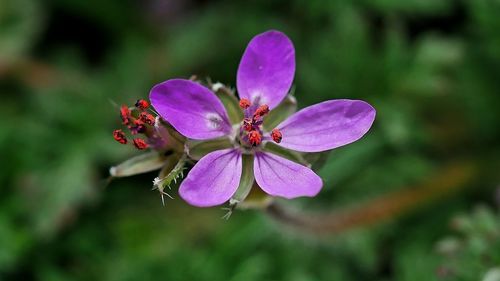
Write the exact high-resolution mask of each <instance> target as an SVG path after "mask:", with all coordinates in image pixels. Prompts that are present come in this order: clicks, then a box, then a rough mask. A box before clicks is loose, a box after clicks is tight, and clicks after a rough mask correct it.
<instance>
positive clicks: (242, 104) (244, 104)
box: [240, 98, 252, 109]
mask: <svg viewBox="0 0 500 281" xmlns="http://www.w3.org/2000/svg"><path fill="white" fill-rule="evenodd" d="M251 105H252V104H251V103H250V101H249V100H248V99H245V98H243V99H241V100H240V107H241V108H242V109H247V108H249V107H250V106H251Z"/></svg>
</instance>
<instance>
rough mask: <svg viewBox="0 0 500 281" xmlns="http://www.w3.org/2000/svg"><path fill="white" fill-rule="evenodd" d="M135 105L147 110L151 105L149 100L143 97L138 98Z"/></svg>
mask: <svg viewBox="0 0 500 281" xmlns="http://www.w3.org/2000/svg"><path fill="white" fill-rule="evenodd" d="M135 107H137V108H139V109H140V110H145V109H147V108H148V107H149V102H147V101H146V100H143V99H140V100H137V102H136V103H135Z"/></svg>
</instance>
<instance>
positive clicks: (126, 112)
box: [120, 105, 130, 125]
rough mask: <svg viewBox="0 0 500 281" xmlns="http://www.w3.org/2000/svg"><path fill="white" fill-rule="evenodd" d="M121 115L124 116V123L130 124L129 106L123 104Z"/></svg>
mask: <svg viewBox="0 0 500 281" xmlns="http://www.w3.org/2000/svg"><path fill="white" fill-rule="evenodd" d="M120 117H121V118H122V122H123V125H128V123H129V122H130V121H129V118H130V110H129V109H128V106H126V105H122V106H121V107H120Z"/></svg>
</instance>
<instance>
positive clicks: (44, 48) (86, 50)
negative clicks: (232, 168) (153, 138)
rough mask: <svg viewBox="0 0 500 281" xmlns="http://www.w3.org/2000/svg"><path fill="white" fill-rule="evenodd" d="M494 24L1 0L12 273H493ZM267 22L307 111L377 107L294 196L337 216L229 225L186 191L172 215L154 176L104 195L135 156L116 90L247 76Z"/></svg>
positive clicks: (393, 11)
mask: <svg viewBox="0 0 500 281" xmlns="http://www.w3.org/2000/svg"><path fill="white" fill-rule="evenodd" d="M499 15H500V2H498V1H496V0H474V1H466V0H463V1H452V0H441V1H435V0H407V1H400V0H358V1H341V0H332V1H305V0H290V1H269V0H256V1H234V0H233V1H231V0H221V1H194V0H183V1H181V0H179V1H174V0H144V1H139V0H135V1H133V0H128V1H126V0H108V1H99V0H72V1H64V0H53V1H35V0H0V94H1V97H2V99H1V102H0V112H1V114H2V115H1V118H0V128H1V130H0V145H1V151H0V153H1V154H0V163H1V169H0V183H1V189H0V279H1V280H235V281H236V280H287V281H299V280H301V281H302V280H343V281H349V280H398V281H399V280H401V281H409V280H415V281H420V280H488V281H490V280H500V278H499V276H500V272H499V266H500V257H499V255H500V254H499V253H500V222H499V220H500V219H499V216H498V215H497V214H498V204H499V201H500V191H498V186H499V184H500V176H499V174H498V173H499V171H500V161H499V159H500V142H499V138H500V109H499V107H500V95H499V90H498V89H499V88H500V17H499ZM269 29H278V30H281V31H283V32H285V33H286V34H287V35H288V36H289V37H290V38H291V40H292V41H293V42H294V45H295V48H296V60H297V71H296V77H295V83H294V84H295V87H296V92H295V93H296V96H297V99H298V100H299V107H304V106H307V105H310V104H313V103H316V102H320V101H324V100H327V99H336V98H351V99H363V100H365V101H367V102H369V103H371V104H372V105H374V107H375V108H376V109H377V119H376V121H375V124H374V126H373V127H372V129H371V131H370V132H369V133H368V134H367V136H366V137H365V138H363V139H362V140H360V141H358V142H356V143H354V144H352V145H349V146H346V147H343V148H340V149H337V150H335V151H333V152H332V153H331V154H330V157H329V158H328V161H327V163H326V165H325V166H324V167H323V168H321V169H320V170H319V174H320V175H321V176H322V178H323V179H324V181H325V187H324V189H323V190H322V192H321V193H320V194H319V196H317V197H315V198H305V199H297V200H292V201H283V202H281V203H282V204H284V205H285V206H287V207H288V208H294V209H296V210H302V211H303V212H306V213H315V212H328V213H329V214H330V215H327V216H326V217H321V220H323V219H324V220H325V221H324V223H326V224H328V223H331V222H332V221H336V220H338V219H339V218H342V219H343V222H344V223H341V224H340V225H339V226H335V227H331V228H329V229H327V230H325V231H323V233H321V234H319V233H318V232H317V231H311V230H310V229H307V227H299V228H296V227H293V226H291V225H287V224H286V223H285V224H283V223H281V222H276V220H275V219H273V218H271V217H270V216H269V215H267V214H266V213H265V212H261V211H237V212H236V213H234V214H233V216H232V217H231V219H230V220H229V221H224V220H222V219H220V217H221V216H222V215H223V214H224V211H222V210H220V209H219V208H211V209H198V208H195V207H192V206H189V205H187V204H186V203H185V202H183V201H182V200H181V199H180V198H179V197H178V196H177V192H176V188H174V190H172V192H171V194H173V195H174V197H175V199H174V200H168V201H167V206H165V207H163V206H162V205H161V200H160V198H159V194H158V193H157V192H153V191H151V190H150V189H151V187H152V179H153V178H154V177H155V176H156V174H155V173H149V174H146V175H141V176H135V177H131V178H124V179H117V180H115V181H113V182H112V183H111V184H110V185H108V186H107V187H106V184H105V179H106V177H107V175H108V174H107V172H108V168H109V167H110V166H112V165H115V164H117V163H119V162H121V161H124V160H125V159H127V158H128V157H130V156H133V155H136V154H138V152H137V151H134V150H133V149H132V148H131V147H128V146H120V145H119V144H117V143H116V142H115V141H114V140H113V139H112V136H111V132H112V130H114V129H115V128H117V127H119V126H120V120H119V117H118V111H117V109H116V108H115V107H114V106H113V105H112V102H110V100H111V101H113V102H115V103H117V104H133V103H134V101H135V100H136V99H138V98H147V96H148V93H149V90H150V89H151V87H152V86H153V85H154V84H155V83H158V82H161V81H164V80H167V79H170V78H174V77H185V78H187V77H189V76H190V75H192V74H196V75H198V77H202V78H203V77H210V78H211V79H212V80H213V81H221V82H224V83H227V84H229V85H232V86H234V83H235V80H236V79H235V78H236V69H237V66H238V63H239V60H240V57H241V55H242V53H243V50H244V48H245V46H246V44H247V43H248V41H249V40H250V39H251V38H252V37H253V36H254V35H256V34H258V33H261V32H264V31H266V30H269ZM330 212H331V213H330ZM495 268H496V271H495ZM495 272H496V273H495ZM487 273H488V274H489V276H494V275H495V274H497V275H496V278H497V279H486V278H485V276H486V274H487ZM483 278H485V279H483Z"/></svg>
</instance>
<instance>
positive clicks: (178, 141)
mask: <svg viewBox="0 0 500 281" xmlns="http://www.w3.org/2000/svg"><path fill="white" fill-rule="evenodd" d="M155 126H163V128H158V129H157V130H158V131H159V132H161V134H162V137H164V138H167V140H168V147H170V148H171V149H172V150H174V151H176V152H179V153H183V152H184V143H185V142H186V141H187V138H186V137H184V136H183V135H181V134H180V133H179V132H177V131H176V130H175V129H174V127H172V125H170V124H169V123H167V122H165V121H164V120H163V119H160V123H159V124H156V125H155ZM163 129H164V130H163Z"/></svg>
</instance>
